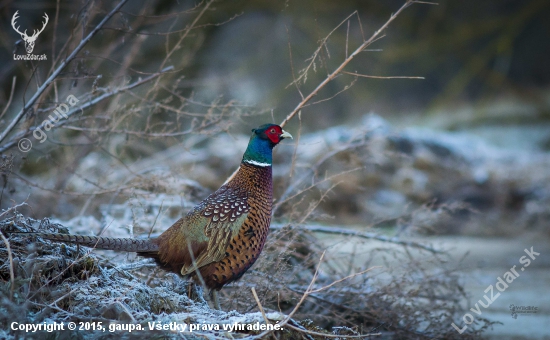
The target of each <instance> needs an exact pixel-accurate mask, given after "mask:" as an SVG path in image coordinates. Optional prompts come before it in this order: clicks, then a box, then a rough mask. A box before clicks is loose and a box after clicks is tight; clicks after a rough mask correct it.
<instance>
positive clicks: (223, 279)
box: [33, 124, 292, 309]
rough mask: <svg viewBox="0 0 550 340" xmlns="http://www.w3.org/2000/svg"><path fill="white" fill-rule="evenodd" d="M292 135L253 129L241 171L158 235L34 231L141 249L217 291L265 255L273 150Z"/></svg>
mask: <svg viewBox="0 0 550 340" xmlns="http://www.w3.org/2000/svg"><path fill="white" fill-rule="evenodd" d="M284 138H292V136H291V135H290V134H289V133H288V132H286V131H284V130H283V129H282V128H281V127H280V126H278V125H275V124H265V125H262V126H260V127H259V128H257V129H253V130H252V136H251V138H250V141H249V143H248V147H247V149H246V151H245V153H244V155H243V158H242V161H241V164H240V167H239V169H238V171H237V172H236V174H235V175H234V176H233V177H232V178H231V179H230V180H229V181H228V182H226V183H225V184H224V185H222V186H221V187H220V188H219V189H218V190H216V191H215V192H214V193H212V194H211V195H210V196H208V197H207V198H206V199H204V200H203V201H202V202H200V203H199V204H198V205H197V206H196V207H195V208H194V209H192V210H191V211H189V213H187V215H186V216H184V217H182V218H180V219H179V220H178V221H177V222H176V223H174V224H173V225H172V226H171V227H170V228H168V229H167V230H166V231H164V232H163V233H162V234H161V235H160V236H158V237H157V238H152V239H133V238H109V237H98V236H80V235H68V234H54V233H33V234H34V235H35V236H38V237H41V238H43V239H47V240H52V241H58V242H67V243H75V244H79V245H83V246H87V247H92V248H97V249H109V250H118V251H127V252H136V253H137V254H138V255H140V256H144V257H149V258H154V259H155V261H156V263H157V264H158V265H159V266H160V267H161V268H163V269H165V270H167V271H171V272H174V273H176V274H178V275H181V276H183V277H190V278H191V279H194V281H195V282H203V283H204V285H205V286H206V287H207V288H208V289H210V291H211V292H212V295H213V298H214V304H215V306H216V308H218V309H219V300H218V297H217V291H219V290H220V289H221V288H222V287H223V286H224V285H226V284H228V283H230V282H233V281H235V280H238V279H239V278H241V276H242V275H243V274H244V273H245V272H246V271H247V270H248V269H249V268H250V267H251V266H252V265H253V264H254V262H255V261H256V260H257V259H258V256H259V255H260V253H261V251H262V249H263V247H264V244H265V241H266V237H267V233H268V229H269V225H270V222H271V205H272V192H273V183H272V174H271V168H272V150H273V147H275V145H277V144H278V143H279V142H281V140H283V139H284Z"/></svg>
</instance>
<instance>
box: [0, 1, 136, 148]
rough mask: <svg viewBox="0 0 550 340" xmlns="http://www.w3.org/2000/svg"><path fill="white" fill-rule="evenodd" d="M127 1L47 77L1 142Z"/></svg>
mask: <svg viewBox="0 0 550 340" xmlns="http://www.w3.org/2000/svg"><path fill="white" fill-rule="evenodd" d="M127 1H128V0H121V1H120V2H119V3H118V5H116V6H115V8H113V10H112V11H111V12H109V13H108V14H107V15H106V16H105V18H103V20H101V22H100V23H99V24H98V25H97V26H96V27H94V29H93V30H92V31H91V32H90V33H89V34H88V35H87V36H86V37H85V38H84V39H82V40H81V41H80V44H78V46H77V47H76V48H75V49H74V50H73V52H72V53H71V54H70V55H69V56H68V57H67V58H66V59H65V60H63V62H62V63H61V65H59V67H58V68H57V69H56V70H55V71H54V72H53V73H52V74H51V75H50V77H49V78H48V79H46V81H45V82H44V83H43V84H42V86H40V87H39V88H38V89H37V90H36V92H35V93H34V95H33V96H32V97H31V99H29V101H28V102H27V103H26V104H25V106H24V107H23V108H22V109H21V111H19V113H18V114H17V115H16V116H15V117H14V118H13V119H12V120H11V122H10V124H9V125H8V127H7V128H6V129H5V130H4V132H2V134H0V142H1V141H3V140H4V139H5V138H6V136H7V135H8V134H9V133H10V132H11V130H13V128H14V127H15V125H17V123H19V121H20V120H21V118H22V117H23V116H24V115H25V113H27V110H29V109H30V108H31V107H32V106H33V105H34V103H35V102H36V100H37V99H38V98H39V97H40V96H41V95H42V93H44V91H45V90H46V88H48V86H50V84H51V83H52V82H53V81H54V80H55V78H57V76H58V75H59V74H60V73H61V71H63V69H65V67H66V66H67V65H68V64H69V63H70V62H71V61H72V60H73V59H74V58H75V57H76V55H77V54H78V53H79V52H80V51H81V50H82V48H84V46H86V44H87V43H88V42H89V41H90V40H91V39H92V38H93V36H94V35H95V34H96V33H97V32H98V31H99V30H100V29H101V27H103V25H105V23H106V22H107V21H109V19H110V18H111V17H112V16H113V15H114V14H115V13H116V12H117V11H118V10H119V9H120V8H121V7H122V6H123V5H124V4H125V3H126V2H127ZM0 152H1V151H0Z"/></svg>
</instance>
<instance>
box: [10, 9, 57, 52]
mask: <svg viewBox="0 0 550 340" xmlns="http://www.w3.org/2000/svg"><path fill="white" fill-rule="evenodd" d="M18 12H19V11H16V12H15V14H14V15H13V18H12V19H11V26H12V27H13V29H14V30H15V32H17V33H19V35H20V36H21V38H22V39H23V41H24V42H25V49H26V50H27V53H29V54H30V53H32V50H33V49H34V42H35V41H36V38H38V35H40V33H42V31H43V30H44V28H46V25H47V24H48V20H49V19H50V18H48V15H47V14H46V13H44V19H45V20H46V21H43V22H42V29H41V30H40V31H37V30H34V33H33V35H31V36H30V37H29V36H28V35H27V30H25V32H21V31H19V26H17V28H16V27H15V25H16V23H15V21H17V19H18V18H19V16H18V15H17V13H18Z"/></svg>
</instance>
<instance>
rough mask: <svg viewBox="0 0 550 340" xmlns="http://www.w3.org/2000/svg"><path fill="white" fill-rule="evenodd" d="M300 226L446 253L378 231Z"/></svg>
mask: <svg viewBox="0 0 550 340" xmlns="http://www.w3.org/2000/svg"><path fill="white" fill-rule="evenodd" d="M285 226H286V225H284V224H271V227H270V229H275V230H281V229H283V228H284V227H285ZM299 228H301V229H304V230H307V231H311V232H316V233H325V234H335V235H348V236H354V237H360V238H365V239H369V240H377V241H380V242H386V243H393V244H399V245H402V246H407V247H413V248H419V249H423V250H427V251H429V252H431V253H433V254H444V252H443V251H441V250H436V249H434V248H432V247H430V246H426V245H423V244H420V243H418V242H414V241H402V240H399V239H397V238H395V237H387V236H382V235H378V234H376V233H365V232H361V231H355V230H349V229H345V228H338V227H325V226H320V225H307V226H304V225H303V226H300V227H299Z"/></svg>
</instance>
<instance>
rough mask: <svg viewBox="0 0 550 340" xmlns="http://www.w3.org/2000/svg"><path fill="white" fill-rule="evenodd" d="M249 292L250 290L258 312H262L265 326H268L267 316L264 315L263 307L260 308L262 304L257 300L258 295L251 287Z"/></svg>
mask: <svg viewBox="0 0 550 340" xmlns="http://www.w3.org/2000/svg"><path fill="white" fill-rule="evenodd" d="M250 290H252V295H254V299H255V300H256V303H257V304H258V308H259V309H260V312H262V316H263V317H264V321H265V324H266V325H269V320H268V319H267V315H265V311H264V307H262V304H261V303H260V299H258V294H256V289H255V288H254V287H252V288H250Z"/></svg>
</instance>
